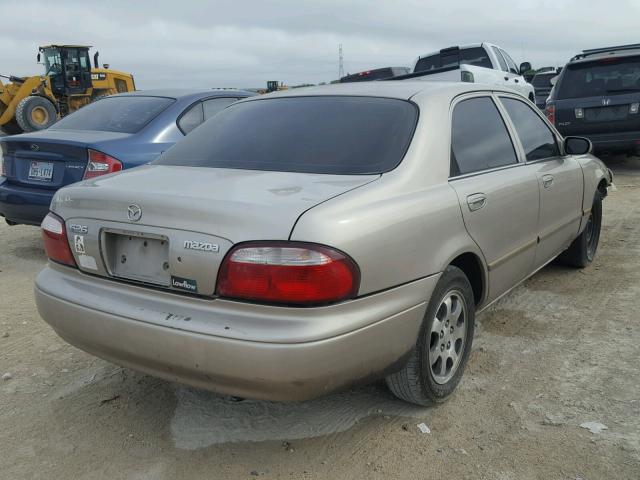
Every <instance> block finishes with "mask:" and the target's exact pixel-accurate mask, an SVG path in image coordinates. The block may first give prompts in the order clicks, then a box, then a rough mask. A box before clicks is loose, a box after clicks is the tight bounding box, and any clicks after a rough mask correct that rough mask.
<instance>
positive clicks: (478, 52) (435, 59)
mask: <svg viewBox="0 0 640 480" xmlns="http://www.w3.org/2000/svg"><path fill="white" fill-rule="evenodd" d="M463 64H464V65H475V66H476V67H485V68H493V65H492V64H491V60H490V59H489V56H488V55H487V52H486V51H485V50H484V48H482V47H474V48H463V49H460V50H448V51H445V52H442V53H438V54H436V55H429V56H428V57H424V58H421V59H420V60H418V62H417V63H416V67H415V69H414V71H415V72H424V71H427V70H435V69H436V68H446V67H457V66H458V65H463Z"/></svg>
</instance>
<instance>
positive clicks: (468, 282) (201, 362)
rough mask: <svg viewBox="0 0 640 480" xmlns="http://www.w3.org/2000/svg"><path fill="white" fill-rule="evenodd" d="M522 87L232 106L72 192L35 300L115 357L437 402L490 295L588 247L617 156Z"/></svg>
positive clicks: (58, 217)
mask: <svg viewBox="0 0 640 480" xmlns="http://www.w3.org/2000/svg"><path fill="white" fill-rule="evenodd" d="M590 150H591V145H590V143H589V141H588V140H585V139H582V138H578V137H568V138H562V137H561V136H560V135H559V134H558V132H557V131H556V130H555V129H554V127H553V126H551V125H550V124H549V123H548V122H547V121H546V119H545V118H544V117H543V116H542V115H541V114H540V112H539V111H538V109H537V108H536V107H535V105H533V104H532V103H530V102H529V101H528V100H525V99H523V98H522V97H520V96H518V95H516V94H514V93H512V92H510V91H508V90H499V89H496V88H494V87H489V86H487V87H483V86H482V85H477V84H454V83H451V84H445V83H442V84H425V83H424V82H411V81H401V82H400V81H389V82H376V83H367V84H344V85H333V86H326V87H318V88H310V89H301V90H295V91H291V92H282V93H278V94H273V95H266V96H261V97H253V98H251V99H247V100H242V101H240V102H238V103H235V104H233V105H231V106H229V107H227V108H226V109H224V110H223V111H222V112H221V113H219V114H218V115H216V116H215V117H213V118H211V119H210V120H208V121H207V122H205V123H204V124H203V125H202V126H200V127H199V128H198V129H196V130H195V131H194V132H193V133H192V134H191V135H189V136H188V137H186V138H185V139H183V140H181V141H180V142H178V143H177V144H176V145H175V146H174V147H172V148H171V149H169V150H168V151H167V152H165V153H164V154H163V155H162V156H161V157H160V158H159V159H158V160H156V161H154V162H152V164H151V165H146V166H142V167H138V168H135V169H132V170H129V171H127V172H123V173H121V174H116V175H107V176H104V177H99V178H95V179H91V180H87V181H84V182H81V183H78V184H75V185H72V186H69V187H66V188H63V189H61V190H60V191H58V192H57V193H56V195H55V197H54V199H53V202H52V205H51V213H49V214H48V215H47V217H46V218H45V220H44V221H43V223H42V233H43V236H44V243H45V248H46V252H47V255H48V257H49V259H50V262H49V264H48V266H47V267H46V268H45V269H44V270H43V271H42V272H41V273H40V274H39V276H38V278H37V282H36V300H37V304H38V309H39V311H40V314H41V315H42V317H43V318H44V319H45V320H46V321H47V322H48V323H49V324H50V325H51V326H52V327H53V328H54V329H55V330H56V332H57V333H58V334H59V335H60V336H61V337H62V338H64V339H66V340H67V341H68V342H69V343H71V344H73V345H76V346H78V347H79V348H81V349H83V350H86V351H87V352H90V353H93V354H94V355H97V356H99V357H102V358H104V359H106V360H109V361H112V362H114V363H117V364H120V365H123V366H126V367H130V368H133V369H136V370H140V371H142V372H146V373H148V374H151V375H156V376H159V377H163V378H165V379H169V380H175V381H178V382H184V383H187V384H191V385H194V386H197V387H202V388H207V389H211V390H214V391H216V392H221V393H224V394H230V395H235V396H239V397H251V398H261V399H269V400H303V399H309V398H312V397H316V396H319V395H322V394H325V393H328V392H331V391H335V390H337V389H343V388H346V387H348V386H350V385H352V384H354V383H358V382H367V381H371V380H374V379H376V378H386V382H387V384H388V386H389V387H390V389H391V390H392V391H393V393H395V394H396V395H397V396H398V397H400V398H402V399H404V400H406V401H409V402H413V403H416V404H421V405H425V404H429V403H433V402H439V401H442V400H444V399H445V398H446V397H447V396H448V395H450V394H451V393H452V391H453V390H454V389H455V387H456V385H457V384H458V382H459V381H460V378H461V376H462V374H463V370H464V368H465V364H466V363H467V360H468V358H469V353H470V351H471V342H472V340H473V333H474V317H475V314H476V312H478V311H479V310H482V309H484V308H486V307H487V306H488V305H490V304H491V303H492V302H493V301H494V300H496V299H497V298H499V297H500V296H501V295H504V294H505V293H506V292H508V291H509V290H510V289H512V288H513V287H514V286H516V285H518V283H520V282H522V281H523V280H524V279H526V278H527V277H529V276H530V275H532V274H533V273H535V272H536V271H537V270H539V269H540V268H542V267H543V266H544V265H546V264H547V263H549V262H550V261H552V260H553V259H554V258H555V257H557V256H560V257H561V258H562V259H564V261H566V262H567V263H570V264H572V265H575V266H577V267H586V266H588V265H589V263H590V262H591V261H592V260H593V258H594V255H595V253H596V248H597V246H598V239H599V234H600V224H601V218H602V203H601V202H602V199H603V197H604V196H605V195H606V193H607V187H608V186H609V185H610V183H611V181H612V179H611V173H610V172H609V170H608V169H607V168H606V167H605V166H604V165H603V164H602V163H601V162H600V161H599V160H598V159H597V158H595V157H594V156H592V155H591V154H590Z"/></svg>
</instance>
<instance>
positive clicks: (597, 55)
mask: <svg viewBox="0 0 640 480" xmlns="http://www.w3.org/2000/svg"><path fill="white" fill-rule="evenodd" d="M639 110H640V44H636V45H624V46H619V47H609V48H598V49H594V50H584V51H583V52H582V53H581V54H579V55H576V56H575V57H573V58H572V59H571V60H570V61H569V63H568V64H567V65H566V67H565V68H563V69H562V72H561V73H560V75H559V76H558V79H557V80H556V82H555V85H554V87H553V89H552V90H551V94H550V95H549V99H548V100H547V106H546V114H547V117H548V118H549V120H550V121H551V122H552V123H554V124H555V125H556V127H557V128H558V130H559V131H560V133H562V134H563V135H565V136H569V135H579V136H583V137H587V138H589V139H590V140H591V141H592V142H593V145H594V148H595V150H596V151H597V152H600V153H604V152H624V151H626V152H629V153H631V152H635V151H636V150H638V148H639V147H640V112H639Z"/></svg>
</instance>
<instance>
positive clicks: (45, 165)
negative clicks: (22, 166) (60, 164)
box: [29, 161, 53, 182]
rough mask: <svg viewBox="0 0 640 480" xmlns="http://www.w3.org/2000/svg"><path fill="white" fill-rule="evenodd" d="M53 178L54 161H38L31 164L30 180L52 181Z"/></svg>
mask: <svg viewBox="0 0 640 480" xmlns="http://www.w3.org/2000/svg"><path fill="white" fill-rule="evenodd" d="M52 178H53V162H36V161H33V162H31V164H30V165H29V180H40V181H43V182H50V181H51V179H52Z"/></svg>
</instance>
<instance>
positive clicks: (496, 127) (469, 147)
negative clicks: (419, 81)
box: [451, 97, 518, 177]
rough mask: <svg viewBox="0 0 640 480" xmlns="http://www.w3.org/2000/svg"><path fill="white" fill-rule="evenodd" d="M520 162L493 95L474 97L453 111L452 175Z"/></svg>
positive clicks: (464, 101)
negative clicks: (491, 96) (492, 97)
mask: <svg viewBox="0 0 640 480" xmlns="http://www.w3.org/2000/svg"><path fill="white" fill-rule="evenodd" d="M516 163H518V157H517V156H516V151H515V149H514V148H513V144H512V143H511V138H510V137H509V133H508V132H507V127H506V126H505V124H504V121H503V120H502V117H501V116H500V112H498V108H497V107H496V105H495V104H494V103H493V100H492V99H491V98H489V97H480V98H471V99H469V100H463V101H462V102H460V103H458V104H457V105H456V106H455V109H454V110H453V123H452V126H451V176H452V177H453V176H456V175H464V174H465V173H472V172H478V171H481V170H487V169H490V168H496V167H502V166H505V165H511V164H516Z"/></svg>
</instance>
